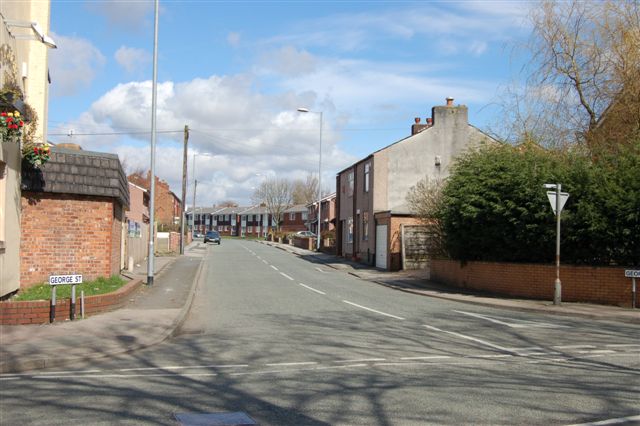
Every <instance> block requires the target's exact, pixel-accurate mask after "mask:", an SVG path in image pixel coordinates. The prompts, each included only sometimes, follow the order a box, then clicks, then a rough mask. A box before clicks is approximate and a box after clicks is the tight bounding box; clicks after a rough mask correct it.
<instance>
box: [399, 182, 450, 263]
mask: <svg viewBox="0 0 640 426" xmlns="http://www.w3.org/2000/svg"><path fill="white" fill-rule="evenodd" d="M443 187H444V181H443V180H441V179H429V177H428V176H426V177H425V178H424V179H422V180H420V181H419V182H418V183H417V184H416V185H415V186H413V187H412V188H411V189H409V192H408V193H407V204H408V205H409V209H410V210H411V212H413V213H414V214H415V215H416V216H417V217H418V218H420V220H421V221H422V223H423V224H424V225H425V226H426V227H427V230H428V233H429V236H430V241H429V251H430V254H431V255H436V256H443V255H446V248H445V233H444V229H443V227H442V221H441V220H439V218H438V212H439V211H440V210H441V209H442V205H441V204H442V189H443Z"/></svg>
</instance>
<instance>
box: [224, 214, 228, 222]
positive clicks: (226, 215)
mask: <svg viewBox="0 0 640 426" xmlns="http://www.w3.org/2000/svg"><path fill="white" fill-rule="evenodd" d="M224 221H225V222H228V221H229V215H228V214H225V215H224Z"/></svg>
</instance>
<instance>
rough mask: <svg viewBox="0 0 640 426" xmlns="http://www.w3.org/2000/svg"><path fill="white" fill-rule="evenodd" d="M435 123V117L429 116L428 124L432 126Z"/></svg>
mask: <svg viewBox="0 0 640 426" xmlns="http://www.w3.org/2000/svg"><path fill="white" fill-rule="evenodd" d="M432 125H433V118H431V117H428V118H427V126H432Z"/></svg>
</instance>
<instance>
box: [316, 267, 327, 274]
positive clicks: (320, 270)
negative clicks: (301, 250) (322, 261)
mask: <svg viewBox="0 0 640 426" xmlns="http://www.w3.org/2000/svg"><path fill="white" fill-rule="evenodd" d="M316 271H318V272H322V273H323V274H326V273H327V271H325V270H322V269H320V268H316Z"/></svg>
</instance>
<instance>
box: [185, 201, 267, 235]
mask: <svg viewBox="0 0 640 426" xmlns="http://www.w3.org/2000/svg"><path fill="white" fill-rule="evenodd" d="M192 214H193V211H187V213H186V216H187V223H189V225H190V227H191V229H192V230H193V229H194V228H193V226H194V224H193V218H192ZM272 228H275V223H274V222H273V219H272V217H271V214H269V212H268V211H267V208H266V207H264V206H251V207H212V208H207V207H196V208H195V230H196V231H197V232H201V233H204V232H206V231H210V230H215V231H218V232H219V233H220V234H221V235H229V236H236V237H237V236H239V237H266V236H267V234H268V233H269V232H270V231H271V229H272Z"/></svg>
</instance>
